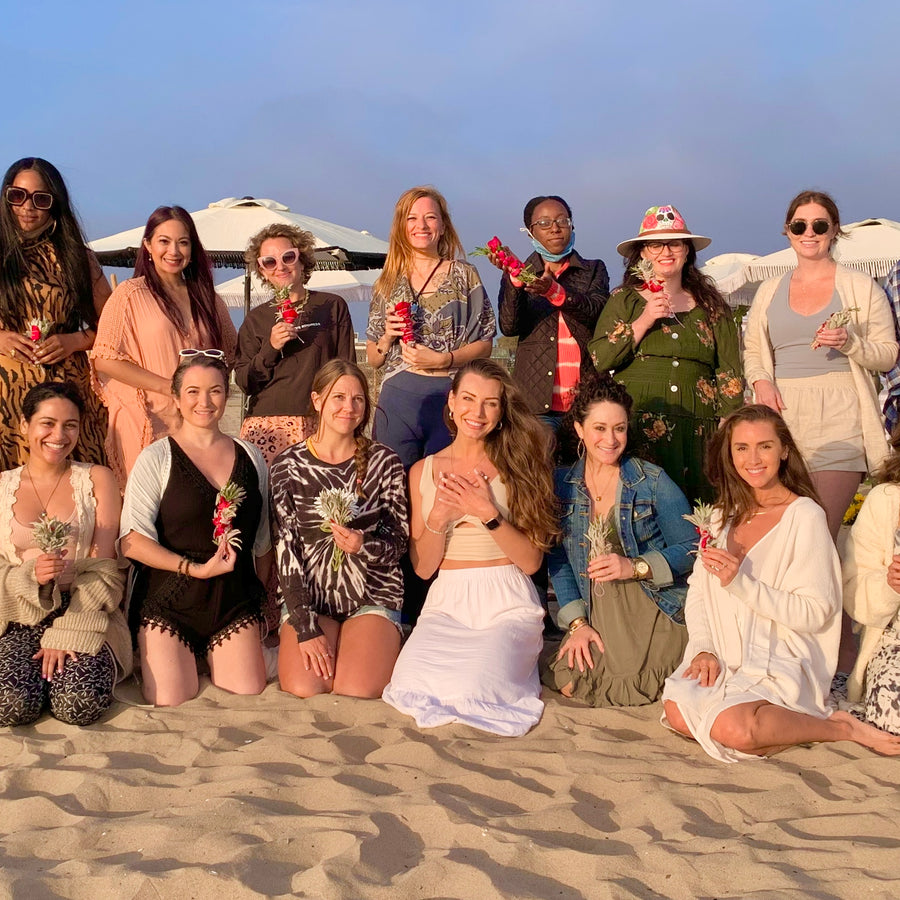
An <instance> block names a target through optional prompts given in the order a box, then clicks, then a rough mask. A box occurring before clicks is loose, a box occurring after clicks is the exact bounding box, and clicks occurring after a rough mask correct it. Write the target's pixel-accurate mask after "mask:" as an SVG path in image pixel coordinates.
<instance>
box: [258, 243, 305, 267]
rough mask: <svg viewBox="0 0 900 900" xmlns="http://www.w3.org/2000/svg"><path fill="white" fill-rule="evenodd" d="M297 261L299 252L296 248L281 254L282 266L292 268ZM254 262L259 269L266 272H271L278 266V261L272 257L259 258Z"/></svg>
mask: <svg viewBox="0 0 900 900" xmlns="http://www.w3.org/2000/svg"><path fill="white" fill-rule="evenodd" d="M298 259H300V251H299V250H297V249H296V248H295V249H293V250H285V251H284V253H282V254H281V264H282V265H284V266H292V265H293V264H294V263H295V262H297V260H298ZM256 262H257V263H258V264H259V267H260V268H261V269H266V270H267V271H271V270H272V269H274V268H275V266H277V265H278V260H277V259H276V258H275V257H274V256H260V257H259V258H258V259H257V260H256Z"/></svg>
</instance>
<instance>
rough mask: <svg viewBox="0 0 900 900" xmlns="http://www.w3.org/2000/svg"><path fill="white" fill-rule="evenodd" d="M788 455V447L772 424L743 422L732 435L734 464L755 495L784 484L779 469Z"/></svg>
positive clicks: (735, 427)
mask: <svg viewBox="0 0 900 900" xmlns="http://www.w3.org/2000/svg"><path fill="white" fill-rule="evenodd" d="M787 455H788V451H787V447H785V446H784V444H782V443H781V440H780V439H779V437H778V435H777V434H776V432H775V426H774V425H772V423H771V422H740V423H738V424H737V425H735V426H734V430H733V431H732V432H731V461H732V462H733V463H734V468H735V470H736V471H737V473H738V475H739V476H740V477H741V479H743V480H744V481H745V482H747V484H748V485H750V487H752V488H753V489H754V491H767V490H770V489H771V488H773V487H778V485H779V484H781V478H780V476H779V468H780V466H781V463H782V461H783V460H785V459H787Z"/></svg>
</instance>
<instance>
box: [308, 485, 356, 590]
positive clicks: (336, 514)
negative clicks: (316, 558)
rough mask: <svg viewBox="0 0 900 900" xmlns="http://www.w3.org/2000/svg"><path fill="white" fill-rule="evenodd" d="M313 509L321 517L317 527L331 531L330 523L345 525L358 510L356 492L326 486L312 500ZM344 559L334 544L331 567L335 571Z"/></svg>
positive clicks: (342, 552) (341, 551)
mask: <svg viewBox="0 0 900 900" xmlns="http://www.w3.org/2000/svg"><path fill="white" fill-rule="evenodd" d="M313 509H314V510H315V511H316V512H317V513H318V514H319V515H320V516H321V517H322V524H321V525H319V528H321V529H322V531H324V532H325V533H326V534H330V533H331V523H332V522H335V523H336V524H338V525H346V524H347V523H348V522H349V521H350V520H351V519H352V518H353V517H354V516H355V515H356V514H357V513H358V512H359V507H358V506H357V503H356V494H354V493H353V491H348V490H347V489H346V488H326V489H325V490H323V491H320V492H319V496H318V497H316V499H315V500H314V501H313ZM343 561H344V551H343V550H342V549H341V548H340V547H338V546H336V545H335V546H334V548H333V552H332V555H331V568H332V569H333V570H334V571H335V572H337V570H338V569H339V568H340V567H341V563H342V562H343Z"/></svg>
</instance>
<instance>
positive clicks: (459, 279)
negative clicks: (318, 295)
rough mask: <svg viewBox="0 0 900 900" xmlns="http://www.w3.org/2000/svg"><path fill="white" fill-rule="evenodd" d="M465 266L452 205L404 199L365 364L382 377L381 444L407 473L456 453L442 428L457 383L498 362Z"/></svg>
mask: <svg viewBox="0 0 900 900" xmlns="http://www.w3.org/2000/svg"><path fill="white" fill-rule="evenodd" d="M464 258H465V250H464V249H463V246H462V242H461V241H460V239H459V237H458V235H457V233H456V230H455V229H454V227H453V222H452V221H451V220H450V213H449V211H448V209H447V201H446V200H445V199H444V197H443V196H442V195H441V194H440V193H438V191H436V190H435V189H434V188H432V187H415V188H411V189H410V190H408V191H406V192H405V193H404V194H402V196H401V197H400V199H399V200H398V201H397V205H396V207H395V209H394V220H393V223H392V224H391V236H390V239H389V246H388V253H387V259H386V260H385V264H384V269H383V270H382V273H381V277H380V278H379V279H378V281H376V282H375V289H374V292H373V294H372V303H371V305H370V308H369V327H368V330H367V332H366V338H367V342H366V357H367V359H368V361H369V364H370V365H372V366H374V367H375V368H376V369H381V368H383V369H384V379H383V381H382V386H381V394H380V395H379V398H378V409H377V410H376V412H375V432H374V433H375V437H376V439H377V440H379V441H382V442H383V443H385V444H387V445H388V446H389V447H390V448H391V449H392V450H394V451H395V452H396V453H397V454H398V455H399V456H400V459H401V461H402V462H403V465H404V467H405V468H407V469H408V468H409V467H410V466H411V465H412V464H413V463H414V462H416V461H417V460H419V459H421V458H422V457H423V456H425V455H426V454H428V453H435V452H437V451H438V450H441V449H442V448H444V447H446V446H447V444H449V443H450V434H449V433H448V431H447V427H446V425H445V424H444V421H443V409H444V404H445V402H446V400H447V392H448V390H449V388H450V378H451V377H452V376H453V374H454V373H455V372H456V371H457V370H458V369H459V367H460V366H463V365H465V364H466V363H467V362H469V360H472V359H476V358H478V357H482V356H490V354H491V343H492V341H493V339H494V333H495V332H496V330H497V327H496V320H495V317H494V311H493V309H492V308H491V304H490V303H489V302H488V298H487V294H486V293H485V291H484V287H483V285H482V284H481V278H480V277H479V275H478V271H477V270H476V269H475V267H474V266H472V265H470V264H469V263H467V262H464Z"/></svg>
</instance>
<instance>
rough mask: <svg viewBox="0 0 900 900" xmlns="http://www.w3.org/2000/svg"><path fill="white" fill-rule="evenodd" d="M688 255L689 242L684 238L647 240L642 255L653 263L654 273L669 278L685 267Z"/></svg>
mask: <svg viewBox="0 0 900 900" xmlns="http://www.w3.org/2000/svg"><path fill="white" fill-rule="evenodd" d="M687 256H688V242H687V241H684V240H678V239H676V240H672V241H667V240H665V239H661V240H659V241H645V242H644V246H643V248H642V249H641V257H642V258H643V259H649V260H650V262H652V263H653V274H654V275H656V276H658V277H659V278H668V277H669V276H671V275H675V274H676V273H678V272H680V271H681V270H682V269H683V268H684V264H685V263H686V262H687Z"/></svg>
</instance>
